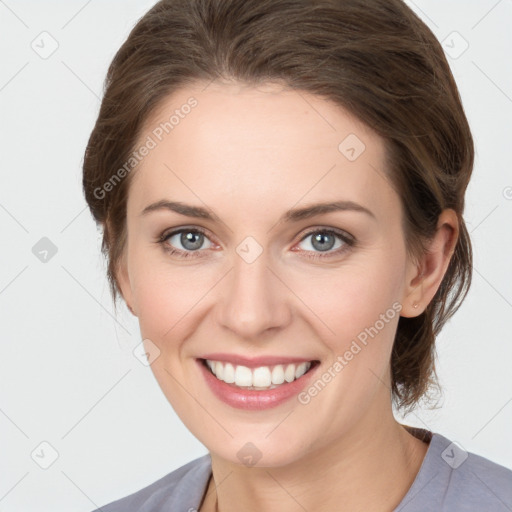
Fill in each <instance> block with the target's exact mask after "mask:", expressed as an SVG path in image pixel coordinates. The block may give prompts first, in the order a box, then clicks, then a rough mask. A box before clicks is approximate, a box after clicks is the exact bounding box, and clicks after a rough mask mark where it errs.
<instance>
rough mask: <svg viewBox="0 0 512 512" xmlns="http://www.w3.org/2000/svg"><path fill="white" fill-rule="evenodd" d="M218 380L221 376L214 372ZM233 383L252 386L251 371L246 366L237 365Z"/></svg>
mask: <svg viewBox="0 0 512 512" xmlns="http://www.w3.org/2000/svg"><path fill="white" fill-rule="evenodd" d="M217 364H222V363H217ZM215 375H216V376H217V378H218V379H219V380H222V376H220V377H219V376H218V375H217V374H215ZM235 384H236V385H237V386H252V372H251V369H250V368H247V366H237V367H236V370H235Z"/></svg>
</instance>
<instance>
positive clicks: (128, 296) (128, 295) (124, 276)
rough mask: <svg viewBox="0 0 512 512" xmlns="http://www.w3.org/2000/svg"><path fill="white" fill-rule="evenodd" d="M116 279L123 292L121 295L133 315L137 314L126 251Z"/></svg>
mask: <svg viewBox="0 0 512 512" xmlns="http://www.w3.org/2000/svg"><path fill="white" fill-rule="evenodd" d="M116 280H117V285H118V287H119V291H120V292H121V295H122V297H123V300H124V301H125V303H126V306H127V307H128V309H129V310H130V311H131V312H132V314H133V315H135V316H137V313H136V309H134V306H133V292H132V286H131V282H130V274H129V272H128V262H127V259H126V251H124V252H123V254H122V256H121V257H120V259H119V263H118V265H117V269H116Z"/></svg>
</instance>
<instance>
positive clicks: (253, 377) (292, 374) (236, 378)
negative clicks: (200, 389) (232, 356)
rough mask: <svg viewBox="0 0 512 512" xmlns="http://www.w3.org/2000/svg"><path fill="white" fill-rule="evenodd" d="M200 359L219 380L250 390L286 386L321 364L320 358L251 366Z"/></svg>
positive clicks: (266, 389) (265, 389)
mask: <svg viewBox="0 0 512 512" xmlns="http://www.w3.org/2000/svg"><path fill="white" fill-rule="evenodd" d="M199 361H200V362H201V364H202V365H203V366H204V367H205V368H206V369H207V370H208V371H209V372H210V374H211V375H213V376H214V377H215V378H216V379H217V380H219V381H222V382H224V383H225V384H228V385H230V386H232V387H234V388H238V389H240V390H248V391H249V390H250V391H268V390H271V389H276V388H280V387H285V386H286V385H287V384H291V383H292V382H294V381H296V380H298V379H300V378H301V377H303V376H304V375H306V374H307V373H309V372H310V371H311V370H312V369H313V368H315V367H316V366H317V365H319V364H320V361H318V360H311V361H297V362H282V363H278V364H273V365H260V366H253V367H249V366H245V365H242V364H236V363H231V362H229V361H220V360H215V359H200V360H199Z"/></svg>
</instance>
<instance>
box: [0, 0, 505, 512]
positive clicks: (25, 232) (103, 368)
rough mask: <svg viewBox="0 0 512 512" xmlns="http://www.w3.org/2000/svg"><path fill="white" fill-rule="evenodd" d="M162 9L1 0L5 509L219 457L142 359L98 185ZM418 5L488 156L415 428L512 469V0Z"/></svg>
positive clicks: (134, 485)
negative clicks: (467, 261)
mask: <svg viewBox="0 0 512 512" xmlns="http://www.w3.org/2000/svg"><path fill="white" fill-rule="evenodd" d="M153 3H154V2H153V1H149V0H138V1H134V0H130V1H126V0H110V1H109V2H100V1H99V0H92V1H91V0H89V1H85V0H80V1H78V0H76V1H75V0H73V1H71V0H68V1H66V2H64V1H60V2H58V1H28V0H27V1H15V0H5V1H1V0H0V34H1V39H0V49H1V50H0V51H1V56H2V65H1V67H0V108H1V112H0V116H1V133H0V144H1V146H0V155H1V161H0V166H1V171H0V229H1V235H2V242H1V248H2V250H1V251H0V257H1V262H0V263H1V264H0V315H1V345H0V378H1V386H0V454H1V459H2V463H1V464H0V510H2V511H4V512H15V511H23V512H29V511H36V510H37V511H38V512H41V511H50V510H51V511H52V512H56V511H70V510H75V511H77V512H80V511H83V512H87V511H90V510H92V509H93V508H95V507H96V506H99V505H103V504H105V503H107V502H109V501H112V500H114V499H117V498H119V497H121V496H125V495H127V494H129V493H132V492H134V491H136V490H138V489H139V488H141V487H143V486H145V485H148V484H149V483H151V482H153V481H154V480H156V479H158V478H160V477H161V476H163V475H164V474H166V473H168V472H170V471H171V470H173V469H175V468H177V467H179V466H181V465H182V464H184V463H186V462H188V461H190V460H192V459H194V458H196V457H198V456H200V455H202V454H204V453H206V449H205V447H204V446H202V445H201V444H200V443H199V442H198V441H197V440H196V439H195V438H193V437H192V435H191V434H190V433H189V432H188V431H187V430H186V429H185V427H184V426H183V425H182V424H181V422H180V420H179V418H178V417H177V416H176V415H175V414H174V412H173V410H172V409H171V407H170V405H169V404H168V402H167V401H166V399H165V398H164V396H163V394H162V393H161V391H160V388H159V387H158V384H157V383H156V381H155V379H154V377H153V375H152V373H151V371H150V369H149V368H148V367H146V366H144V365H143V364H141V363H140V362H139V361H138V360H137V359H136V358H135V357H134V355H133V354H132V350H133V348H134V347H135V346H136V345H138V344H139V343H140V341H141V339H140V335H139V330H138V324H137V322H136V319H134V318H133V317H132V316H131V315H130V314H129V312H128V311H127V310H126V309H125V308H124V307H123V308H122V309H121V311H120V314H119V316H118V317H117V318H116V317H115V316H114V314H113V312H112V305H111V300H110V296H109V290H108V286H107V281H106V278H105V264H104V262H103V259H102V256H101V253H100V241H101V239H100V233H99V232H98V231H97V230H96V227H95V224H94V222H93V220H92V217H91V216H90V214H89V212H88V210H87V209H86V205H85V201H84V198H83V196H82V189H81V164H82V157H83V152H84V149H85V146H86V142H87V139H88V136H89V134H90V131H91V129H92V127H93V123H94V121H95V119H96V115H97V112H98V108H99V101H100V97H101V92H102V83H103V79H104V76H105V73H106V70H107V66H108V64H109V63H110V61H111V59H112V57H113V56H114V54H115V52H116V50H117V49H118V48H119V46H120V45H121V44H122V42H123V41H124V40H125V38H126V36H127V35H128V32H129V30H130V28H131V27H132V26H133V24H134V23H135V22H136V20H137V19H138V18H139V17H140V16H142V15H143V14H144V12H146V11H147V9H149V7H150V6H151V5H153ZM408 4H409V5H410V6H411V7H412V8H413V9H414V10H415V11H416V12H417V13H418V14H419V15H420V16H421V17H422V19H423V20H424V21H425V22H426V23H427V25H428V26H429V27H430V28H431V29H432V30H433V32H434V33H435V34H436V36H437V37H438V38H439V39H440V40H441V41H445V51H446V52H447V53H448V54H449V55H451V56H449V57H448V58H449V62H450V64H451V66H452V70H453V72H454V75H455V79H456V81H457V83H458V85H459V89H460V93H461V96H462V100H463V103H464V106H465V109H466V112H467V115H468V118H469V122H470V124H471V127H472V130H473V134H474V138H475V142H476V165H475V170H474V176H473V179H472V182H471V184H470V187H469V191H468V194H467V208H466V214H465V218H466V220H467V223H468V228H469V230H470V231H471V235H472V240H473V243H474V250H475V265H474V282H473V286H472V289H471V291H470V294H469V296H468V298H467V300H466V302H465V304H464V305H463V306H462V308H461V309H460V310H459V312H458V313H457V314H456V315H455V317H454V318H453V319H452V321H450V323H449V324H448V325H447V326H446V327H445V329H444V331H443V333H442V335H441V336H440V337H439V339H438V353H439V362H438V373H439V376H440V379H441V384H442V386H443V390H444V396H443V400H442V402H441V404H442V407H441V408H439V409H437V410H435V411H427V410H418V411H416V412H415V413H414V414H411V415H409V416H408V417H407V418H406V422H407V423H408V424H411V425H417V426H423V427H426V428H429V429H431V430H433V431H436V432H440V433H442V434H443V435H445V436H447V437H449V438H451V439H452V440H454V441H457V442H458V443H459V444H460V445H461V446H462V447H463V448H464V449H466V450H467V451H473V452H476V453H478V454H480V455H483V456H485V457H488V458H490V459H491V460H493V461H495V462H497V463H500V464H502V465H505V466H507V467H510V468H512V443H511V442H510V432H511V425H512V403H511V402H512V372H511V371H510V364H511V362H512V343H511V341H512V339H511V338H512V336H511V334H510V333H511V330H512V314H511V313H512V285H511V283H512V266H511V247H512V229H511V219H512V171H511V169H512V158H511V153H510V147H511V143H512V140H511V134H512V67H511V64H510V63H511V57H512V55H511V53H512V51H511V50H512V35H511V30H510V26H511V25H512V0H500V1H497V0H472V1H468V0H457V1H455V0H450V1H440V0H439V1H426V0H425V1H420V0H416V1H415V2H412V1H409V2H408ZM44 31H46V32H48V34H50V35H44V34H43V35H40V34H41V33H42V32H44ZM454 31H455V32H457V34H453V32H454ZM56 44H58V48H57V49H56V50H55V51H54V53H53V54H51V55H47V53H49V52H50V51H51V50H52V49H53V48H52V45H56ZM466 44H468V45H469V46H468V48H467V49H466V50H465V51H464V52H463V53H462V51H463V50H464V48H465V45H466ZM32 47H34V48H35V49H33V48H32ZM36 50H37V51H36ZM45 52H46V53H45ZM43 57H46V58H43ZM43 237H47V238H48V239H49V240H51V242H52V243H53V244H54V245H55V246H56V248H57V253H56V254H55V255H53V256H52V254H51V252H49V253H48V254H47V256H46V257H47V260H48V261H46V262H42V261H40V259H39V258H38V257H36V255H35V254H34V253H33V251H32V248H33V247H34V246H35V245H36V244H37V243H38V242H39V241H40V239H41V238H43ZM42 243H43V244H44V243H47V242H42ZM38 247H39V246H36V248H38ZM39 250H41V249H40V248H39ZM35 252H37V251H35ZM43 256H44V254H42V253H40V254H39V257H43ZM42 442H46V443H49V444H50V445H51V447H49V446H48V445H46V444H43V445H41V443H42ZM52 450H56V452H58V458H57V459H56V460H55V461H54V462H53V464H51V465H50V466H49V467H48V469H42V467H40V465H41V464H43V465H44V464H49V463H50V462H51V461H52Z"/></svg>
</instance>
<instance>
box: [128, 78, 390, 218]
mask: <svg viewBox="0 0 512 512" xmlns="http://www.w3.org/2000/svg"><path fill="white" fill-rule="evenodd" d="M148 141H151V142H150V143H149V144H150V145H151V146H152V148H151V150H150V151H149V152H148V154H147V155H146V156H145V157H144V158H143V159H142V160H141V162H140V163H139V164H138V166H137V168H136V173H135V176H134V181H133V182H132V187H131V190H130V197H129V203H132V205H133V204H134V205H136V206H137V207H138V208H139V209H140V208H143V207H144V205H145V203H147V202H148V201H149V200H153V201H157V200H159V199H163V198H165V197H166V196H171V197H172V199H178V200H183V201H185V200H189V201H192V202H195V203H197V202H198V198H205V200H206V199H208V200H209V201H212V202H214V203H215V202H217V204H219V202H221V203H222V201H223V200H224V199H225V198H226V197H229V198H230V201H232V202H233V203H234V204H238V206H240V207H245V209H248V208H249V206H250V205H253V206H254V207H258V206H259V207H260V208H262V207H263V206H265V207H266V208H268V207H270V206H271V205H274V204H281V205H284V206H288V207H291V206H292V205H293V204H295V203H297V202H298V201H299V200H301V198H303V202H314V201H318V200H322V201H327V200H340V199H346V200H353V201H354V200H359V201H360V202H361V203H364V204H365V205H373V206H374V207H379V206H381V207H382V208H384V209H386V208H387V209H389V208H390V207H393V206H395V207H396V204H395V203H396V202H397V197H396V196H395V195H394V192H393V190H392V189H391V187H390V184H389V182H388V180H387V179H386V178H385V175H386V170H385V168H384V162H385V161H384V157H385V146H384V141H383V140H382V139H381V138H380V137H379V136H378V135H377V134H376V133H374V132H373V131H372V130H370V129H369V128H368V127H366V126H365V125H364V124H363V123H361V122H360V121H359V120H358V119H357V118H355V117H353V116H351V115H350V114H348V113H347V112H346V111H345V110H344V109H343V108H341V107H340V106H338V105H336V104H334V103H332V102H330V101H328V100H325V99H323V98H321V97H318V96H316V95H311V94H309V93H306V92H303V91H294V90H290V89H286V88H284V87H283V86H281V85H279V84H265V85H262V86H258V87H254V86H248V85H241V84H238V83H222V84H220V83H216V82H214V83H211V84H199V83H197V84H194V85H193V86H188V87H186V88H182V89H180V90H178V91H176V92H175V93H174V94H172V95H170V96H169V97H167V98H166V99H165V100H164V101H163V102H162V103H161V104H160V106H159V108H158V109H157V110H156V111H155V112H154V113H153V114H152V115H151V116H150V118H149V119H148V120H147V121H146V123H145V126H144V130H143V131H142V133H141V136H140V137H139V146H140V145H141V144H144V143H148ZM261 198H265V204H262V203H261ZM211 206H212V207H213V205H211ZM254 211H256V210H253V213H254Z"/></svg>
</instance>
